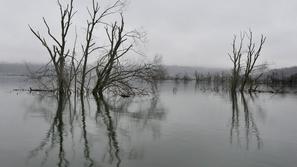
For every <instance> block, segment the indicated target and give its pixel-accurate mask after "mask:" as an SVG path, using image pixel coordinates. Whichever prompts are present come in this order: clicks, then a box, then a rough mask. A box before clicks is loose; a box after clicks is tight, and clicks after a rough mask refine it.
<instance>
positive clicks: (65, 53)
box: [29, 0, 75, 94]
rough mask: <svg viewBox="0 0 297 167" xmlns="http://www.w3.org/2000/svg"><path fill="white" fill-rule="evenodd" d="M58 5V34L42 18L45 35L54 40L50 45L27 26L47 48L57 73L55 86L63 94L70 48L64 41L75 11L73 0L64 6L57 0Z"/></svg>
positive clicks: (65, 87)
mask: <svg viewBox="0 0 297 167" xmlns="http://www.w3.org/2000/svg"><path fill="white" fill-rule="evenodd" d="M58 5H59V9H60V31H61V35H60V36H55V35H53V33H52V32H51V28H50V26H49V25H48V23H47V21H46V19H45V18H43V22H44V24H45V26H46V29H47V35H48V36H49V37H50V39H51V40H53V41H54V43H53V44H52V46H50V44H49V40H46V38H44V37H42V36H41V35H40V33H39V32H38V31H36V30H34V29H33V28H31V27H30V26H29V28H30V30H31V31H32V33H33V34H34V35H35V36H36V37H37V39H38V40H39V41H40V42H41V44H42V45H43V46H44V47H45V48H46V49H47V52H48V54H49V56H50V58H51V62H52V64H53V66H54V69H55V73H56V75H57V86H58V89H59V94H63V93H65V91H66V89H67V86H66V85H67V82H68V81H67V79H66V72H65V59H66V58H67V57H69V56H70V49H68V48H67V47H66V42H67V38H68V33H69V29H70V27H71V21H72V18H73V16H74V14H75V12H74V11H73V0H71V1H70V2H69V4H67V6H66V7H64V6H63V5H62V4H61V3H60V1H59V0H58Z"/></svg>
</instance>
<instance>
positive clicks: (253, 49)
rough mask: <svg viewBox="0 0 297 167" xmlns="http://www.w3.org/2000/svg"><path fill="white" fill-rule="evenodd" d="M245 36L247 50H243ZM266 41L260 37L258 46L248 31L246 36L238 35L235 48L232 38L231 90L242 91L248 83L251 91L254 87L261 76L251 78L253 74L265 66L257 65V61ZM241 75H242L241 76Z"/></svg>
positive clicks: (230, 55)
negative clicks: (238, 39)
mask: <svg viewBox="0 0 297 167" xmlns="http://www.w3.org/2000/svg"><path fill="white" fill-rule="evenodd" d="M245 36H247V38H248V42H247V49H246V50H243V44H244V42H245ZM265 41H266V37H264V36H263V35H261V40H260V43H259V46H258V47H257V46H256V43H255V42H254V40H253V33H252V31H251V30H250V31H249V33H248V34H247V35H244V34H241V35H240V42H239V44H238V46H236V36H234V39H233V43H232V54H229V57H230V60H231V61H232V64H233V68H232V77H231V90H232V91H235V90H237V88H238V87H239V86H240V88H239V90H240V91H244V89H245V87H246V85H247V84H248V83H249V84H250V88H249V90H251V89H252V88H253V86H255V82H257V81H258V79H259V78H260V77H261V76H262V74H261V73H259V74H258V76H257V77H254V79H253V77H252V74H253V73H257V71H258V70H259V69H261V68H262V67H264V66H266V65H258V64H257V60H258V59H259V57H260V55H261V51H262V48H263V44H264V43H265ZM241 73H243V74H241Z"/></svg>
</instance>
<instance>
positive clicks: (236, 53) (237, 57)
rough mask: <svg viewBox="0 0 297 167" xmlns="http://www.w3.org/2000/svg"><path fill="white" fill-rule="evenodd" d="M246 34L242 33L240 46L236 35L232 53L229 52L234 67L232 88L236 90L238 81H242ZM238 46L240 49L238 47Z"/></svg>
mask: <svg viewBox="0 0 297 167" xmlns="http://www.w3.org/2000/svg"><path fill="white" fill-rule="evenodd" d="M244 37H245V35H244V34H242V33H241V34H240V42H239V46H236V40H237V36H236V35H234V38H233V43H232V53H231V54H230V53H229V54H228V55H229V58H230V60H231V61H232V63H233V68H232V77H231V90H232V91H235V90H236V89H237V87H238V83H239V81H240V72H241V68H242V67H241V63H242V62H241V61H242V60H241V58H242V47H243V40H244ZM237 47H238V49H237Z"/></svg>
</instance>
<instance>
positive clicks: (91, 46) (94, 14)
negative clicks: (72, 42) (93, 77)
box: [80, 0, 123, 94]
mask: <svg viewBox="0 0 297 167" xmlns="http://www.w3.org/2000/svg"><path fill="white" fill-rule="evenodd" d="M92 2H93V3H92V10H89V9H88V12H89V15H90V19H89V20H87V32H86V37H85V40H86V41H85V45H82V50H83V57H82V59H81V61H80V63H81V62H83V64H82V73H81V87H80V91H81V94H84V89H85V82H86V81H85V80H86V76H87V74H88V73H89V72H91V71H92V69H91V70H87V63H88V58H89V56H90V54H91V53H92V52H94V51H96V50H98V49H100V48H103V46H96V42H95V41H94V39H93V38H94V30H95V28H96V26H97V25H98V24H100V23H101V24H102V19H104V18H105V17H106V16H109V15H111V14H114V13H116V12H117V11H118V10H119V9H120V8H122V7H123V3H122V2H121V1H120V0H117V1H116V2H115V3H114V4H113V5H111V6H110V7H108V8H106V9H105V10H103V11H102V12H101V13H100V9H101V8H100V6H99V4H98V2H95V0H93V1H92Z"/></svg>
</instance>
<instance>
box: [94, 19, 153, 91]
mask: <svg viewBox="0 0 297 167" xmlns="http://www.w3.org/2000/svg"><path fill="white" fill-rule="evenodd" d="M120 16H121V22H120V23H118V22H114V23H113V24H112V25H111V26H110V27H108V26H107V27H106V28H105V30H106V35H107V37H108V41H109V48H107V53H106V54H105V55H103V56H102V57H101V59H99V60H98V62H97V66H96V77H97V79H96V82H95V87H94V88H93V94H96V93H98V94H101V95H102V93H103V92H104V91H105V90H109V91H111V92H113V93H114V94H119V95H122V96H130V95H135V94H144V93H146V89H143V87H138V86H137V84H138V83H136V82H137V81H145V82H146V83H148V82H152V81H153V78H152V76H153V74H154V73H155V72H156V66H155V65H153V64H133V63H125V61H123V57H124V56H125V55H127V53H128V52H129V51H130V50H132V48H133V46H134V45H133V44H134V42H135V40H137V39H140V38H141V33H139V32H137V31H129V32H126V31H125V23H124V18H123V15H122V14H121V15H120Z"/></svg>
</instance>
